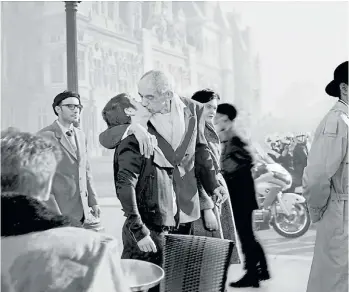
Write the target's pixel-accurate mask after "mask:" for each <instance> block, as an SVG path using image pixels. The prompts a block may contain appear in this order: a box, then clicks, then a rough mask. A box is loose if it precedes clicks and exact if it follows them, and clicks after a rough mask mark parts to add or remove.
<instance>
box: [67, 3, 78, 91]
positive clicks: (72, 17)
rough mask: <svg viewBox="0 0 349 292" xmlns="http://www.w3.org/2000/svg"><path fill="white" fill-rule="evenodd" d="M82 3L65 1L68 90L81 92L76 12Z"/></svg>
mask: <svg viewBox="0 0 349 292" xmlns="http://www.w3.org/2000/svg"><path fill="white" fill-rule="evenodd" d="M80 2H81V1H65V11H66V31H67V33H66V36H67V81H68V90H71V91H74V92H78V91H79V83H78V82H79V79H78V61H77V46H78V45H77V28H76V26H77V24H76V12H77V10H78V4H79V3H80Z"/></svg>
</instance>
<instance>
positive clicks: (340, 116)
mask: <svg viewBox="0 0 349 292" xmlns="http://www.w3.org/2000/svg"><path fill="white" fill-rule="evenodd" d="M325 91H326V93H327V94H328V95H330V96H333V97H336V98H338V101H337V103H336V104H335V105H334V106H333V107H332V109H331V110H330V111H329V112H328V113H327V115H326V116H325V117H324V118H323V120H322V121H321V122H320V124H319V126H318V127H317V129H316V131H315V135H314V140H313V142H312V145H311V149H310V152H309V155H308V162H307V166H306V168H305V170H304V176H303V189H304V193H303V195H304V197H305V198H306V200H307V203H308V207H309V212H310V215H311V218H312V221H313V223H317V228H316V231H317V232H316V240H315V248H314V257H313V262H312V265H311V271H310V276H309V281H308V288H307V292H329V291H335V292H346V291H348V61H347V62H344V63H342V64H340V65H339V66H338V67H337V68H336V69H335V71H334V78H333V80H332V81H331V82H330V83H329V84H328V85H327V86H326V89H325Z"/></svg>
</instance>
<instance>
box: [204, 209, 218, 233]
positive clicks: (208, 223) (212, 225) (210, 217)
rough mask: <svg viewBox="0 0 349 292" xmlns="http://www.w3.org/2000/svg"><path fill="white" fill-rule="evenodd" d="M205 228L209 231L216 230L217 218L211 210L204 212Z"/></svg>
mask: <svg viewBox="0 0 349 292" xmlns="http://www.w3.org/2000/svg"><path fill="white" fill-rule="evenodd" d="M204 223H205V228H206V229H207V230H209V231H215V230H218V222H217V218H216V216H215V214H214V212H213V210H212V209H209V210H204Z"/></svg>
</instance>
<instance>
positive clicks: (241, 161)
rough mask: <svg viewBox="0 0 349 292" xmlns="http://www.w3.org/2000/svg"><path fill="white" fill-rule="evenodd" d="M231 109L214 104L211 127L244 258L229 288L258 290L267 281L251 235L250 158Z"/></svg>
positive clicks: (253, 205)
mask: <svg viewBox="0 0 349 292" xmlns="http://www.w3.org/2000/svg"><path fill="white" fill-rule="evenodd" d="M236 116H237V110H236V109H235V107H234V106H233V105H231V104H228V103H223V104H220V105H218V108H217V115H216V118H215V122H214V123H215V127H216V130H217V132H218V135H219V138H220V140H221V143H222V145H223V147H222V148H223V149H222V155H221V167H222V173H223V177H224V179H225V181H226V183H227V186H228V191H229V195H230V199H231V204H232V207H233V212H234V219H235V225H236V229H237V233H238V236H239V239H240V242H241V248H242V252H243V254H244V256H245V265H244V268H245V270H246V274H245V275H244V276H243V277H242V278H241V279H240V280H238V281H237V282H233V283H230V286H231V287H237V288H243V287H259V282H260V281H261V280H268V279H269V278H270V275H269V272H268V265H267V260H266V257H265V254H264V251H263V248H262V246H261V244H260V243H259V242H258V240H257V239H256V237H255V236H254V233H253V211H254V210H256V209H258V203H257V199H256V192H255V187H254V180H253V177H252V171H251V169H252V166H253V158H252V155H251V153H250V151H249V150H248V149H247V144H246V143H245V142H244V141H242V140H241V138H240V137H239V136H238V135H237V133H236V131H235V129H234V120H235V118H236Z"/></svg>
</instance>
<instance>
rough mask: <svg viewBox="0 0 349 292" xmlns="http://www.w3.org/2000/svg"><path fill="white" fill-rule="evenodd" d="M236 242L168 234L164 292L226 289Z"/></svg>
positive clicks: (164, 252)
mask: <svg viewBox="0 0 349 292" xmlns="http://www.w3.org/2000/svg"><path fill="white" fill-rule="evenodd" d="M233 248H234V242H233V241H230V240H225V239H219V238H212V237H203V236H192V235H173V234H171V235H165V237H164V250H163V265H162V267H163V269H164V271H165V278H164V279H163V280H162V281H161V282H160V291H161V292H223V291H225V282H226V278H227V271H228V267H229V263H230V260H231V256H232V252H233Z"/></svg>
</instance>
